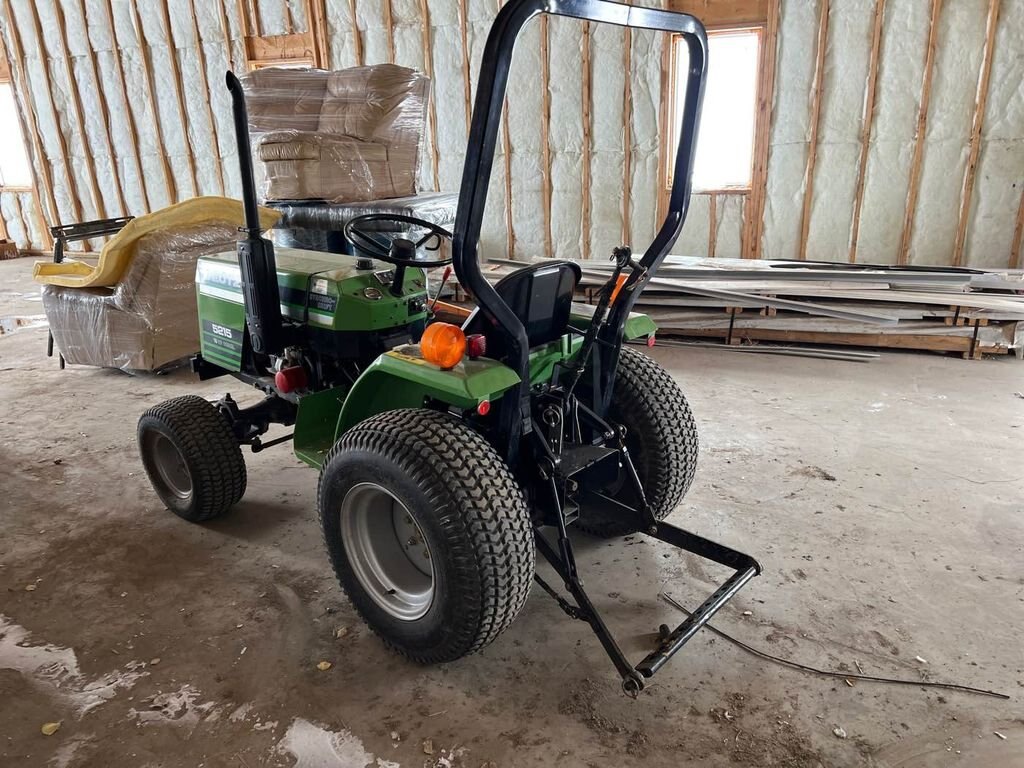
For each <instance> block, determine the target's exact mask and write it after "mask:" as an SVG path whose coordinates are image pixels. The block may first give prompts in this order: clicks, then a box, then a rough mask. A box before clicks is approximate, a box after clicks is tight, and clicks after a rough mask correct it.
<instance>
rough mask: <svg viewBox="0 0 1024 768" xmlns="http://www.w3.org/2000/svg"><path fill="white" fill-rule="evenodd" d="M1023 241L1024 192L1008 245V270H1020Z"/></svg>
mask: <svg viewBox="0 0 1024 768" xmlns="http://www.w3.org/2000/svg"><path fill="white" fill-rule="evenodd" d="M1022 241H1024V192H1022V193H1021V196H1020V205H1019V206H1017V225H1016V226H1015V227H1014V228H1013V241H1012V242H1011V243H1010V269H1020V268H1021V264H1022V262H1021V242H1022Z"/></svg>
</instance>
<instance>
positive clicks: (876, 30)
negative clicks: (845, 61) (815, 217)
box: [848, 0, 885, 264]
mask: <svg viewBox="0 0 1024 768" xmlns="http://www.w3.org/2000/svg"><path fill="white" fill-rule="evenodd" d="M884 17H885V0H875V18H874V24H873V25H872V28H871V55H870V56H869V58H868V82H867V91H866V92H865V94H864V109H863V110H862V111H861V117H860V158H859V159H858V161H857V183H856V185H855V187H854V192H853V217H852V220H851V222H850V255H849V258H848V260H849V262H850V263H851V264H854V263H856V261H857V240H858V239H859V238H860V215H861V207H862V206H863V204H864V177H865V175H866V174H867V168H868V149H869V147H870V146H871V128H872V125H873V124H874V120H875V94H876V92H877V88H878V59H879V53H880V52H881V50H882V20H883V18H884Z"/></svg>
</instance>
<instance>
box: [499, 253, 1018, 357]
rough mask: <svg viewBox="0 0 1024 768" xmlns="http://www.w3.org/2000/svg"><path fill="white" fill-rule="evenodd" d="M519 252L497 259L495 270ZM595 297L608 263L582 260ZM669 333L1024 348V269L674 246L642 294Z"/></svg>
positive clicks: (993, 350) (996, 350) (973, 350)
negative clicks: (697, 251) (678, 250)
mask: <svg viewBox="0 0 1024 768" xmlns="http://www.w3.org/2000/svg"><path fill="white" fill-rule="evenodd" d="M521 266H523V262H512V261H507V260H495V261H492V262H491V264H490V265H489V267H488V268H487V269H486V270H485V273H486V274H488V275H489V276H490V277H492V278H494V279H498V278H500V276H501V275H503V274H506V273H507V272H509V271H512V270H513V269H514V268H515V267H521ZM580 266H581V267H582V269H583V280H582V281H581V286H580V289H581V291H582V292H583V293H584V295H585V296H586V297H587V298H588V299H590V300H593V298H594V297H595V296H596V293H597V290H598V289H599V288H600V287H601V286H602V285H603V284H604V283H605V282H606V281H607V280H608V277H609V275H610V274H611V272H612V265H611V264H609V263H607V262H603V261H598V260H594V261H587V262H580ZM636 310H637V311H639V312H645V313H647V314H649V315H651V317H652V318H653V319H654V321H655V322H656V323H657V324H658V327H659V333H660V334H662V335H669V336H682V337H697V338H704V339H719V340H722V341H724V342H725V343H726V344H742V343H747V342H757V341H769V342H786V343H810V344H827V345H833V344H835V345H852V346H860V347H895V348H901V349H921V350H934V351H941V352H956V353H961V354H963V356H964V357H969V358H977V357H981V356H982V355H983V354H1006V353H1008V352H1011V351H1015V352H1016V353H1017V355H1018V356H1021V353H1022V352H1024V271H1022V270H1002V271H989V272H986V271H980V270H966V269H954V268H939V267H928V268H921V267H884V266H872V265H859V264H858V265H850V264H832V263H824V262H806V261H797V262H793V261H751V260H744V259H717V258H716V259H705V258H692V257H682V256H670V257H668V258H667V259H666V261H665V263H664V264H663V265H662V267H661V268H660V269H659V270H658V272H657V275H656V276H655V277H654V278H653V279H652V280H651V281H650V283H649V284H648V287H647V289H646V290H645V291H644V292H643V294H642V295H641V297H640V299H639V301H638V302H637V304H636Z"/></svg>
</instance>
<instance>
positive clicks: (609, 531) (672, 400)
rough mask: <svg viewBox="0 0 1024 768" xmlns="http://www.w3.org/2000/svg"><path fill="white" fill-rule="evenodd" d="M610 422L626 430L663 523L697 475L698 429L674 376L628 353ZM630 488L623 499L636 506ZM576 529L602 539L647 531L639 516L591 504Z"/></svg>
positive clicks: (645, 486)
mask: <svg viewBox="0 0 1024 768" xmlns="http://www.w3.org/2000/svg"><path fill="white" fill-rule="evenodd" d="M608 419H609V421H611V422H612V423H615V424H622V425H624V426H625V427H626V429H627V430H628V431H627V432H626V447H627V448H628V449H629V454H630V457H631V458H632V459H633V464H634V466H635V467H636V471H637V474H638V475H639V476H640V484H641V485H642V486H643V489H644V495H645V496H646V497H647V503H648V504H649V505H650V507H651V511H652V512H653V513H654V516H655V518H657V519H658V520H663V519H664V518H665V517H667V516H668V514H669V513H670V512H672V510H674V509H675V508H676V507H677V506H678V505H679V502H681V501H682V500H683V496H685V495H686V492H687V490H689V488H690V484H691V483H692V482H693V476H694V474H695V473H696V471H697V453H698V449H699V447H698V439H697V424H696V422H695V421H694V418H693V413H692V412H691V411H690V405H689V403H687V402H686V397H685V395H683V392H682V390H681V389H680V388H679V385H678V384H677V383H676V381H675V379H673V378H672V377H671V376H670V375H669V373H668V372H667V371H666V370H665V369H664V368H662V367H661V365H659V364H658V363H657V362H656V361H655V360H652V359H651V358H649V357H648V356H647V355H645V354H643V353H642V352H638V351H637V350H635V349H631V348H629V347H623V348H622V351H621V352H620V354H619V367H618V370H617V371H616V374H615V387H614V390H613V392H612V402H611V408H610V409H609V412H608ZM633 496H634V493H633V491H632V489H631V488H629V485H628V483H622V485H621V487H620V489H619V493H618V498H619V500H621V501H623V502H625V503H627V504H632V503H635V502H636V499H634V498H630V497H633ZM577 525H578V526H579V527H580V528H581V529H583V530H584V531H586V532H588V533H591V534H593V535H595V536H600V537H603V538H608V537H613V536H622V535H625V534H628V533H635V532H636V531H639V530H641V529H643V528H644V527H645V525H644V522H643V520H642V519H641V518H640V516H639V515H628V514H625V515H624V514H623V513H622V512H621V511H620V510H618V509H615V510H612V509H608V508H604V507H601V506H599V505H596V504H588V505H587V506H586V507H585V508H584V510H583V513H582V514H581V516H580V519H579V521H578V522H577Z"/></svg>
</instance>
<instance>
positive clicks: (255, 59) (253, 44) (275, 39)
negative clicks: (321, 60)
mask: <svg viewBox="0 0 1024 768" xmlns="http://www.w3.org/2000/svg"><path fill="white" fill-rule="evenodd" d="M316 57H317V52H316V45H315V42H314V40H313V39H312V36H311V35H309V34H306V33H301V32H300V33H297V34H292V35H263V36H262V37H260V36H257V35H249V36H247V37H246V38H245V58H246V61H247V62H248V63H249V64H254V63H267V62H271V61H272V62H282V63H284V62H289V61H312V62H315V61H316Z"/></svg>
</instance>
